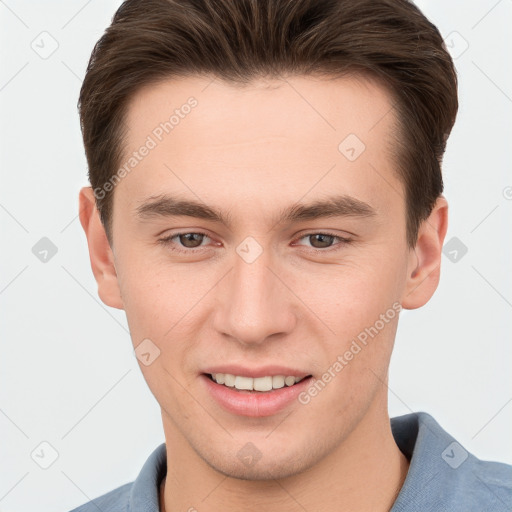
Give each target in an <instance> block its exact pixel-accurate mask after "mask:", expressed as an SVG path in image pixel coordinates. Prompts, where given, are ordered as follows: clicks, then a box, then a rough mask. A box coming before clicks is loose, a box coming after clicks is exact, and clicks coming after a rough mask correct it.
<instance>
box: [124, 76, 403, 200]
mask: <svg viewBox="0 0 512 512" xmlns="http://www.w3.org/2000/svg"><path fill="white" fill-rule="evenodd" d="M125 123H126V125H127V128H128V130H127V137H126V140H125V157H124V161H123V162H122V164H126V163H127V162H128V160H129V159H130V158H132V160H133V156H132V157H131V155H133V152H139V153H140V151H139V150H140V148H142V147H143V146H147V147H149V148H150V149H149V150H147V151H146V150H145V151H143V152H144V153H145V156H144V157H142V158H141V157H140V156H138V157H137V161H136V162H135V161H132V163H133V164H134V165H133V167H131V168H130V169H129V174H128V176H127V177H126V179H123V180H122V182H121V183H120V184H119V185H118V187H117V189H124V191H125V192H126V194H123V196H124V199H123V201H125V200H127V201H129V202H130V205H129V206H130V207H131V209H133V208H134V207H136V206H137V203H138V202H139V201H140V200H141V199H143V198H145V197H148V196H151V195H158V194H164V193H167V192H170V191H171V192H179V193H183V194H184V195H188V196H189V197H193V196H194V195H195V196H197V197H200V198H201V199H202V200H205V199H206V198H207V197H211V198H212V200H215V202H216V204H217V205H218V204H219V202H226V201H230V202H232V201H233V198H235V197H236V198H237V200H238V201H239V202H240V201H242V202H243V201H245V202H247V201H253V204H254V205H257V206H261V207H270V206H271V205H272V204H275V200H276V199H277V198H285V197H288V199H289V200H290V201H297V200H298V199H300V198H301V197H303V196H304V195H305V194H310V195H318V194H324V193H327V192H331V191H332V189H333V188H337V189H338V190H337V191H338V192H340V193H346V194H349V195H352V196H354V197H358V196H359V198H360V199H362V200H365V201H367V202H370V203H371V201H372V200H373V201H377V203H378V202H379V196H382V195H383V193H382V192H383V184H384V183H385V182H388V185H387V186H391V187H394V188H395V189H400V188H401V184H400V183H399V182H398V181H397V180H396V177H395V172H394V169H395V167H396V166H395V163H394V161H393V159H392V158H391V157H390V152H389V149H390V147H392V145H393V140H394V136H393V133H394V123H395V113H394V109H393V107H392V100H391V98H390V97H389V95H388V93H387V91H386V90H385V89H384V88H383V87H382V86H380V85H379V84H377V83H375V82H373V81H370V80H368V79H365V78H362V77H342V78H330V79H326V78H319V77H310V76H308V77H306V76H293V77H286V78H282V79H271V80H264V79H258V80H255V81H253V82H252V83H250V84H247V85H243V86H242V85H233V84H229V83H226V82H223V81H221V80H220V79H218V78H214V77H204V76H203V77H200V76H194V77H186V78H174V79H168V80H164V81H161V82H160V83H158V84H153V85H149V86H146V87H144V88H143V89H141V90H139V91H138V92H137V93H136V94H135V95H134V96H133V97H132V98H131V101H130V102H129V104H128V107H127V112H126V117H125ZM128 167H129V166H127V168H128ZM341 188H342V190H341ZM388 193H389V191H388ZM117 194H118V191H117V190H116V195H117ZM361 196H365V197H361ZM372 196H373V199H372ZM283 200H284V199H283ZM395 200H396V198H395ZM379 206H380V205H379V204H376V208H377V209H379Z"/></svg>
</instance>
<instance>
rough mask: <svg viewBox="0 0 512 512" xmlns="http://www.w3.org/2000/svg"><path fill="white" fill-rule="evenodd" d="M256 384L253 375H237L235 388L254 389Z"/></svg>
mask: <svg viewBox="0 0 512 512" xmlns="http://www.w3.org/2000/svg"><path fill="white" fill-rule="evenodd" d="M253 385H254V379H252V378H251V377H240V376H239V375H237V376H236V377H235V388H236V389H247V390H248V391H252V390H253V389H254V388H253Z"/></svg>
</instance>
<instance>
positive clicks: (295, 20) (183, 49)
mask: <svg viewBox="0 0 512 512" xmlns="http://www.w3.org/2000/svg"><path fill="white" fill-rule="evenodd" d="M353 72H356V73H360V74H362V75H363V76H364V75H366V76H370V77H373V78H375V79H377V80H379V81H380V82H381V83H383V84H385V85H386V86H387V89H388V91H389V92H390V94H391V97H392V98H393V102H394V106H395V111H396V118H397V120H398V133H399V135H398V136H397V138H396V139H397V140H396V147H397V149H396V164H397V172H398V175H399V177H400V179H401V180H402V182H403V184H404V189H405V203H406V211H407V240H408V243H409V245H410V246H414V245H415V243H416V239H417V234H418V227H419V225H420V223H421V221H423V220H425V219H426V218H427V217H428V216H429V215H430V212H431V211H432V208H433V206H434V204H435V201H436V199H437V198H438V197H439V196H440V195H441V193H442V191H443V179H442V174H441V161H442V157H443V154H444V150H445V146H446V140H447V138H448V135H449V134H450V131H451V129H452V126H453V124H454V122H455V118H456V115H457V110H458V99H457V75H456V71H455V68H454V65H453V62H452V59H451V57H450V55H449V54H448V52H447V50H446V47H445V45H444V43H443V39H442V37H441V35H440V33H439V31H438V29H437V28H436V27H435V26H434V25H433V24H432V23H430V22H429V21H428V19H427V18H426V17H425V16H424V15H423V14H422V13H421V11H420V10H419V9H418V8H417V7H416V6H415V5H414V4H413V3H412V2H409V1H407V0H357V1H355V0H126V1H125V2H124V3H123V4H122V5H121V6H120V7H119V9H118V10H117V12H116V13H115V15H114V17H113V19H112V24H111V25H110V26H109V27H108V28H107V29H106V31H105V33H104V34H103V36H102V37H101V38H100V39H99V40H98V42H97V43H96V45H95V47H94V49H93V52H92V55H91V58H90V61H89V64H88V66H87V72H86V75H85V79H84V82H83V84H82V88H81V91H80V98H79V101H78V108H79V112H80V122H81V129H82V134H83V140H84V146H85V152H86V156H87V162H88V166H89V180H90V183H91V186H92V188H93V189H94V190H96V189H97V188H98V187H99V188H100V189H101V187H102V185H103V184H104V183H107V182H108V181H109V179H111V178H112V176H113V175H114V174H115V172H116V170H117V167H118V166H119V165H120V163H121V159H122V155H123V140H124V139H123V138H124V134H125V131H124V130H125V129H126V127H125V126H124V118H125V114H126V109H127V103H128V101H129V100H130V98H131V97H132V96H133V95H134V94H135V93H136V92H137V91H138V90H139V89H140V88H141V87H142V86H146V85H148V84H151V83H156V82H157V81H160V80H163V79H166V78H172V77H180V76H181V77H185V76H191V75H200V74H213V75H214V76H216V77H219V78H221V79H224V80H226V81H229V82H232V83H240V84H244V83H249V82H250V80H251V79H254V78H258V77H262V76H267V77H269V76H270V77H273V76H279V75H280V74H283V73H288V74H302V75H307V74H311V73H320V74H324V75H330V76H337V75H339V76H342V75H344V74H347V73H353ZM340 142H341V141H340ZM112 194H113V190H112V191H110V192H109V193H106V194H105V193H104V194H102V196H101V197H100V196H99V195H96V194H95V195H96V204H97V208H98V210H99V212H100V217H101V221H102V223H103V225H104V227H105V231H106V233H107V237H108V239H109V242H110V244H111V245H112V232H111V223H112V197H113V195H112Z"/></svg>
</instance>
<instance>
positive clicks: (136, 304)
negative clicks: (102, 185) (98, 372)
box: [80, 76, 448, 512]
mask: <svg viewBox="0 0 512 512" xmlns="http://www.w3.org/2000/svg"><path fill="white" fill-rule="evenodd" d="M190 96H194V97H195V98H196V99H197V101H198V105H197V106H196V107H195V108H194V109H193V110H192V111H191V113H190V114H189V115H187V116H186V117H185V118H184V119H182V120H180V123H179V124H178V125H177V126H176V127H175V128H174V129H173V131H172V132H171V133H170V134H168V135H167V136H166V137H164V138H163V140H162V141H161V142H160V143H159V144H158V146H157V147H156V148H154V149H153V150H152V151H151V152H150V153H149V154H148V156H146V157H145V158H144V159H143V160H142V161H141V162H140V163H138V165H137V167H136V168H135V169H134V170H133V171H132V172H131V173H129V174H128V175H127V176H126V177H125V178H124V179H122V180H121V182H120V183H119V184H118V185H117V186H116V187H115V191H114V203H113V205H114V208H113V212H114V214H113V246H112V247H110V245H109V243H108V241H107V238H106V235H105V231H104V229H103V226H102V225H101V222H100V219H99V215H98V212H97V210H96V208H95V206H94V196H93V193H92V190H91V188H90V187H84V188H82V190H81V191H80V220H81V223H82V226H83V228H84V231H85V234H86V236H87V241H88V245H89V252H90V260H91V266H92V270H93V273H94V276H95V278H96V281H97V284H98V293H99V296H100V298H101V299H102V301H103V302H104V303H105V304H107V305H109V306H111V307H114V308H119V309H124V310H125V312H126V316H127V320H128V324H129V328H130V332H131V336H132V342H133V345H134V347H137V346H138V344H139V343H140V342H141V341H142V340H143V339H146V338H149V339H150V340H151V341H152V342H153V343H154V344H155V345H156V346H157V347H158V348H159V350H160V356H159V357H157V358H156V359H155V360H154V361H153V362H152V364H150V365H149V366H145V365H143V364H140V363H139V364H140V368H141V371H142V373H143V375H144V378H145V379H146V381H147V383H148V385H149V387H150V389H151V391H152V393H153V394H154V396H155V398H156V399H157V401H158V403H159V404H160V407H161V411H162V421H163V427H164V433H165V440H166V447H167V461H168V473H167V477H166V479H165V485H163V486H162V492H161V496H160V500H161V504H160V508H161V510H166V511H167V512H174V511H178V510H181V511H183V510H190V509H191V507H194V508H195V509H197V510H199V511H201V512H203V511H204V512H206V511H218V510H225V511H230V510H233V511H241V510H243V511H261V510H266V511H274V510H279V511H280V512H283V511H295V510H315V511H335V510H336V511H339V510H350V511H370V510H371V511H387V510H390V508H391V506H392V504H393V502H394V500H395V499H396V495H397V493H398V492H399V490H400V487H401V485H402V484H403V481H404V478H405V476H406V473H407V470H408V461H407V459H406V458H405V457H404V456H403V455H402V453H401V452H400V450H399V449H398V447H397V446H396V444H395V442H394V439H393V436H392V433H391V429H390V424H389V416H388V410H387V392H388V389H387V372H388V366H389V360H390V356H391V352H392V348H393V343H394V339H395V334H396V328H397V323H398V315H396V316H395V318H394V319H392V320H390V321H389V322H388V323H386V325H385V327H384V328H382V329H381V330H380V331H379V333H378V335H377V336H375V337H374V338H373V339H372V340H371V341H370V342H369V343H368V345H367V346H366V347H365V348H364V350H361V352H360V353H358V354H357V355H356V356H355V357H354V358H353V359H352V360H351V361H350V362H349V364H347V365H346V366H345V367H344V368H343V370H342V371H341V372H339V373H337V374H336V377H335V378H333V379H332V380H331V381H330V382H329V383H328V384H327V385H326V386H325V388H324V389H323V390H322V391H321V392H320V393H318V394H317V396H315V397H314V398H312V399H311V401H310V402H309V403H308V404H301V403H299V402H298V401H294V402H293V403H292V404H291V405H290V406H288V407H286V408H285V409H284V410H283V411H281V412H279V413H277V414H274V415H270V416H266V417H257V418H254V417H247V416H242V415H237V414H233V413H230V412H227V411H225V410H224V409H222V408H221V407H220V406H219V405H218V404H217V403H216V402H215V401H213V400H212V399H211V398H210V396H209V395H208V393H206V391H205V388H204V385H202V384H203V382H202V381H201V379H200V374H201V372H202V370H203V369H204V368H206V367H207V366H208V365H212V364H222V363H225V362H230V363H235V364H243V365H246V366H248V367H252V366H263V365H266V364H282V365H286V366H292V367H294V368H298V369H301V370H304V371H305V372H307V373H309V374H311V375H313V377H314V378H316V379H321V378H322V374H323V373H324V372H326V371H327V369H328V368H329V367H332V365H333V363H334V362H335V361H336V360H337V357H338V355H340V354H344V353H345V352H346V350H348V348H349V347H350V344H351V342H352V340H353V339H354V338H356V336H357V335H358V334H359V333H360V332H362V331H364V329H365V328H368V327H370V326H372V325H374V324H375V322H376V320H378V319H379V316H380V315H381V314H384V313H385V312H386V311H387V310H388V309H389V308H391V307H392V304H393V303H395V302H399V303H400V304H401V305H402V307H403V308H406V309H415V308H418V307H421V306H423V305H424V304H425V303H426V302H427V301H428V300H429V299H430V297H431V296H432V294H433V293H434V291H435V289H436V287H437V285H438V282H439V265H440V261H441V250H442V245H443V240H444V237H445V234H446V229H447V215H448V205H447V202H446V200H445V198H444V197H442V196H441V197H440V198H439V199H438V201H437V203H436V205H435V207H434V209H433V211H432V213H431V215H430V217H429V218H428V219H427V220H426V221H425V222H423V223H422V224H421V226H420V229H419V233H418V239H417V243H416V245H415V247H414V248H410V247H408V245H407V242H406V216H405V202H404V189H403V186H402V183H401V182H400V180H399V179H398V177H397V175H396V173H395V170H394V168H395V166H396V163H395V162H394V161H393V158H392V157H391V156H390V153H389V151H388V149H389V145H390V144H392V141H393V137H392V134H393V133H394V127H395V122H396V120H395V117H394V111H393V109H392V107H391V105H392V102H391V99H390V98H389V96H388V94H387V92H386V91H385V89H383V88H382V87H381V86H379V85H378V84H376V83H374V82H372V81H370V80H368V79H365V78H362V77H360V78H357V77H344V78H336V79H330V80H327V79H325V78H323V79H321V78H313V77H311V76H310V77H304V76H294V77H287V78H286V79H281V80H278V79H273V80H263V79H259V80H256V81H254V82H252V83H251V84H250V85H248V86H244V87H240V86H238V87H234V86H232V85H229V84H227V83H225V82H222V81H220V80H219V79H217V80H214V81H212V78H211V77H199V76H195V77H187V78H180V79H173V80H166V81H163V82H161V83H160V84H157V85H152V86H150V87H145V88H144V89H142V90H140V91H139V92H138V93H137V94H136V95H135V96H133V98H132V100H131V102H130V103H129V105H128V110H127V118H126V122H127V125H128V126H129V128H130V130H129V132H128V137H127V139H126V154H127V155H128V154H129V153H131V151H134V150H136V149H137V148H139V147H140V146H141V144H143V143H144V141H145V140H146V138H147V136H148V135H149V134H151V132H152V130H154V128H155V126H157V125H158V124H159V123H160V122H162V121H163V120H165V119H167V118H168V117H169V114H168V112H170V113H172V111H173V110H174V109H175V108H178V107H179V106H180V105H182V104H184V103H185V102H186V101H187V99H188V98H189V97H190ZM350 133H353V134H356V135H357V136H358V137H359V139H360V140H362V141H363V142H364V144H365V146H366V149H365V151H364V152H363V153H361V155H360V156H359V157H358V158H357V159H356V160H354V161H349V160H348V159H347V158H345V156H344V155H343V154H341V152H340V151H339V150H338V145H339V144H340V142H341V141H342V140H343V139H344V138H345V137H346V136H347V135H348V134H350ZM333 192H336V193H340V194H347V195H350V196H352V197H354V198H357V199H359V200H361V201H364V202H365V203H367V204H369V205H370V206H371V207H372V208H373V209H374V210H375V212H376V214H375V215H374V216H371V217H360V216H341V217H331V218H322V219H315V220H306V221H300V222H294V223H286V222H285V223H278V222H276V219H277V216H278V214H279V212H280V211H281V210H282V209H284V208H286V207H288V206H290V205H293V204H295V203H297V202H299V201H300V202H311V201H314V200H316V199H325V198H326V197H327V196H329V195H332V194H333ZM163 193H168V194H171V193H172V194H175V195H180V197H182V198H186V199H192V200H198V199H199V200H200V201H201V202H203V203H205V204H207V205H209V206H211V207H215V208H217V209H219V210H222V211H223V212H225V214H228V213H229V214H230V218H231V221H232V224H231V226H230V227H227V226H225V225H223V224H221V223H217V222H213V221H207V220H204V219H197V218H191V217H186V216H180V217H174V218H173V217H162V218H151V219H145V220H142V219H140V218H138V217H137V215H136V208H137V207H138V206H139V205H140V204H142V202H143V201H144V200H145V199H147V198H148V197H149V196H152V195H158V194H163ZM198 230H199V231H206V232H207V233H208V236H207V237H202V238H201V237H198V240H196V243H195V244H192V243H191V242H190V241H189V243H188V245H184V244H186V243H187V240H186V239H185V240H183V238H181V239H180V238H179V237H177V238H174V242H173V245H171V246H169V245H167V246H165V245H163V244H162V243H159V242H158V240H159V239H161V238H163V237H164V236H167V235H170V234H173V233H177V232H188V233H194V232H197V231H198ZM323 231H328V232H329V233H333V234H335V235H336V236H340V237H351V239H352V242H351V243H340V242H339V241H338V239H336V238H333V239H330V242H329V241H327V242H324V244H323V245H322V244H321V243H320V242H319V240H318V237H315V236H309V237H307V236H305V235H306V234H310V235H311V234H313V235H314V233H322V232H323ZM248 236H251V237H253V238H254V239H255V240H256V241H257V242H258V243H259V245H260V247H261V249H262V251H263V252H262V253H261V255H260V256H259V257H258V258H257V259H256V260H255V261H254V262H252V263H247V262H246V261H244V259H243V258H241V257H240V256H239V254H238V253H237V252H236V248H237V247H238V246H239V244H240V243H241V242H242V241H243V240H244V239H245V238H246V237H248ZM180 242H181V243H180ZM194 246H195V247H198V249H199V252H196V253H194V255H190V254H185V253H179V252H176V251H173V250H172V247H174V248H178V249H181V250H184V251H187V250H188V251H190V250H191V248H193V247H194ZM335 247H336V248H338V249H339V250H336V251H331V252H327V251H328V249H329V248H335ZM198 249H195V250H196V251H197V250H198ZM315 249H316V253H315V252H314V251H315ZM322 251H324V252H322ZM248 442H251V443H253V445H254V446H255V447H256V448H257V449H258V451H259V452H260V454H261V458H260V460H258V462H257V463H256V464H254V465H252V466H250V467H249V466H247V465H244V464H243V463H242V462H241V461H240V459H239V458H238V457H237V453H238V451H239V450H240V449H241V448H242V447H243V446H244V445H246V443H248Z"/></svg>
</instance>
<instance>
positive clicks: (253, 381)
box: [209, 373, 306, 392]
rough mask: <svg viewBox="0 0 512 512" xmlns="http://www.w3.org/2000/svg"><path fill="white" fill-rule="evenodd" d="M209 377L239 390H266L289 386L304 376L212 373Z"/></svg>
mask: <svg viewBox="0 0 512 512" xmlns="http://www.w3.org/2000/svg"><path fill="white" fill-rule="evenodd" d="M209 377H210V378H211V379H212V380H213V381H214V382H216V383H217V384H221V385H223V386H226V387H228V388H235V389H237V390H240V391H257V392H266V391H272V390H274V389H281V388H283V387H285V386H287V387H290V386H293V385H294V384H297V383H298V382H300V381H301V380H303V379H305V378H306V377H295V376H293V375H289V376H284V375H267V376H265V377H255V378H253V377H245V376H242V375H232V374H230V373H212V374H209Z"/></svg>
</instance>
